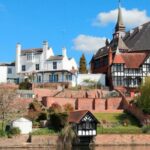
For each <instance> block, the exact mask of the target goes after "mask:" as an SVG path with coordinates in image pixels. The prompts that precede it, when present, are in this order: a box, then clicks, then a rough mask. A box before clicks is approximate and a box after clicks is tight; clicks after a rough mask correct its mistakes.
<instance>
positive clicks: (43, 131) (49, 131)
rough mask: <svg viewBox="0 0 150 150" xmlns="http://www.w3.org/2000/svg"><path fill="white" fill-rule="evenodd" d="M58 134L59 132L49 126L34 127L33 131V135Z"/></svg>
mask: <svg viewBox="0 0 150 150" xmlns="http://www.w3.org/2000/svg"><path fill="white" fill-rule="evenodd" d="M56 134H57V132H55V131H54V130H52V129H49V128H38V129H34V131H33V132H32V135H56Z"/></svg>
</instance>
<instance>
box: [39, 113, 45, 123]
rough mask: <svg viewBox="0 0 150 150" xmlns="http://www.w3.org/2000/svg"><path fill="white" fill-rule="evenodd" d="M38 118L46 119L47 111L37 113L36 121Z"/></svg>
mask: <svg viewBox="0 0 150 150" xmlns="http://www.w3.org/2000/svg"><path fill="white" fill-rule="evenodd" d="M40 120H47V113H46V112H41V113H40V114H39V117H38V121H40Z"/></svg>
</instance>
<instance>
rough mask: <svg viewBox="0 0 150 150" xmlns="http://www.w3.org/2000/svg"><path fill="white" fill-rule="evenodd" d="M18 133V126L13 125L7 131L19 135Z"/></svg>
mask: <svg viewBox="0 0 150 150" xmlns="http://www.w3.org/2000/svg"><path fill="white" fill-rule="evenodd" d="M20 133H21V131H20V129H19V128H18V127H13V128H11V129H10V131H9V134H11V135H19V134H20Z"/></svg>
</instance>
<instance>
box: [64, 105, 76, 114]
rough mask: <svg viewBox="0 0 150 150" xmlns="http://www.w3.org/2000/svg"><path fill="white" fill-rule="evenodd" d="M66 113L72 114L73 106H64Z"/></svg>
mask: <svg viewBox="0 0 150 150" xmlns="http://www.w3.org/2000/svg"><path fill="white" fill-rule="evenodd" d="M63 108H64V111H65V112H71V111H73V110H74V108H73V106H72V105H71V104H70V103H67V104H65V105H64V106H63Z"/></svg>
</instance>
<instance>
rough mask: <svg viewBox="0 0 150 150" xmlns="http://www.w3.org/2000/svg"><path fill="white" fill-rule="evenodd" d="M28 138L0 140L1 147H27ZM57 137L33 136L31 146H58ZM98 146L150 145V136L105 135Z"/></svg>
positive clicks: (98, 139) (96, 141)
mask: <svg viewBox="0 0 150 150" xmlns="http://www.w3.org/2000/svg"><path fill="white" fill-rule="evenodd" d="M27 138H28V136H17V137H13V138H12V139H8V138H0V147H11V146H25V145H26V144H27V143H26V141H27ZM57 139H58V137H57V136H48V135H45V136H32V143H31V144H30V145H31V146H32V145H33V146H38V145H40V146H42V145H43V146H45V145H53V146H54V145H55V146H57V145H58V141H57ZM95 144H96V145H107V146H109V145H150V135H145V134H121V135H119V134H103V135H97V136H96V138H95Z"/></svg>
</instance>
